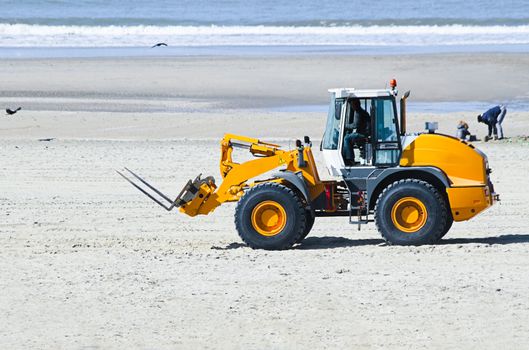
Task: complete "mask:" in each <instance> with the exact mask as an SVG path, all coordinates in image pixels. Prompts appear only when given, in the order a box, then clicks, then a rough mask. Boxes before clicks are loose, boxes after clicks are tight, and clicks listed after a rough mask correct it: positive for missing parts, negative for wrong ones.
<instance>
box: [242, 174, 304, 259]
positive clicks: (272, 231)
mask: <svg viewBox="0 0 529 350" xmlns="http://www.w3.org/2000/svg"><path fill="white" fill-rule="evenodd" d="M306 220H307V219H306V216H305V209H304V207H303V204H302V202H301V201H300V199H299V197H298V196H297V195H296V194H295V193H294V191H292V190H291V189H290V188H288V187H285V186H283V185H281V184H277V183H273V182H268V183H264V184H260V185H257V186H255V187H252V188H251V189H249V190H248V191H247V192H246V193H245V194H244V196H243V197H242V198H241V199H240V200H239V202H238V203H237V208H236V209H235V227H236V229H237V232H238V233H239V236H240V237H241V239H242V240H243V241H244V242H245V243H246V244H248V246H250V247H252V248H254V249H268V250H280V249H287V248H290V247H292V245H293V244H294V243H296V242H297V241H298V239H300V237H301V236H302V235H303V233H304V232H305V228H306Z"/></svg>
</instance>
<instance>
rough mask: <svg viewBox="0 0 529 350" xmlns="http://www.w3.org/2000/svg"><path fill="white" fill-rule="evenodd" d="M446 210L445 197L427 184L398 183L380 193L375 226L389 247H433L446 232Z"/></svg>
mask: <svg viewBox="0 0 529 350" xmlns="http://www.w3.org/2000/svg"><path fill="white" fill-rule="evenodd" d="M447 207H448V206H447V203H446V201H445V199H444V197H443V196H442V195H441V194H440V193H439V191H437V189H436V188H435V187H433V186H432V185H430V184H429V183H427V182H425V181H421V180H415V179H406V180H400V181H396V182H394V183H392V184H391V185H389V186H388V187H387V188H386V189H385V190H384V191H383V192H382V193H381V194H380V197H379V198H378V200H377V203H376V207H375V223H376V225H377V228H378V230H379V231H380V233H381V234H382V237H383V238H384V239H385V240H386V241H387V242H388V243H390V244H395V245H421V244H433V243H435V242H437V241H438V240H439V239H440V238H441V237H442V236H443V235H444V234H445V233H446V232H447V231H448V228H449V227H447V226H448V222H449V218H448V215H449V213H448V211H447Z"/></svg>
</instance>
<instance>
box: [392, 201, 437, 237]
mask: <svg viewBox="0 0 529 350" xmlns="http://www.w3.org/2000/svg"><path fill="white" fill-rule="evenodd" d="M426 219H428V212H427V211H426V207H425V206H424V204H423V202H421V201H420V200H418V199H417V198H415V197H404V198H401V199H399V200H398V201H397V203H395V204H394V205H393V208H392V209H391V220H392V221H393V224H394V225H395V226H396V227H397V228H398V229H399V230H401V231H403V232H407V233H413V232H417V231H419V230H420V229H421V228H422V227H423V226H424V224H426Z"/></svg>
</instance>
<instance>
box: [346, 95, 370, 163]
mask: <svg viewBox="0 0 529 350" xmlns="http://www.w3.org/2000/svg"><path fill="white" fill-rule="evenodd" d="M351 109H352V112H353V114H352V118H351V117H349V121H350V123H348V124H346V125H345V132H346V133H347V134H346V135H345V138H344V156H345V165H349V166H350V165H355V164H356V163H355V160H354V149H353V148H354V144H355V143H358V141H360V140H362V139H366V138H367V136H368V135H369V121H370V117H369V113H367V112H366V111H365V110H364V109H363V108H362V107H361V106H360V100H359V99H357V98H355V99H353V100H352V101H351Z"/></svg>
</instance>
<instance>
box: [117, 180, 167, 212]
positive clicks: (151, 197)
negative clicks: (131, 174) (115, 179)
mask: <svg viewBox="0 0 529 350" xmlns="http://www.w3.org/2000/svg"><path fill="white" fill-rule="evenodd" d="M116 172H117V173H118V174H119V175H121V177H123V178H124V179H125V180H127V181H128V182H129V183H130V184H131V185H132V186H134V187H136V188H137V189H138V190H140V191H141V192H142V193H143V194H145V195H146V196H147V197H149V198H150V199H152V200H153V201H154V202H156V203H157V204H158V205H160V206H161V207H163V208H164V209H165V210H167V211H170V210H171V209H173V207H174V203H172V201H169V202H171V203H172V205H171V206H170V207H168V206H166V205H164V204H163V203H162V202H160V201H159V200H158V198H156V197H154V196H153V195H151V194H150V193H149V192H147V191H145V190H144V189H143V188H141V187H140V186H138V185H137V184H136V183H135V182H134V181H132V180H131V179H129V178H128V177H127V176H125V175H124V174H123V173H121V172H120V171H117V170H116ZM142 182H143V181H142ZM149 187H151V188H152V186H149ZM156 192H157V193H158V192H159V191H156ZM163 197H164V199H167V197H165V196H163Z"/></svg>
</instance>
